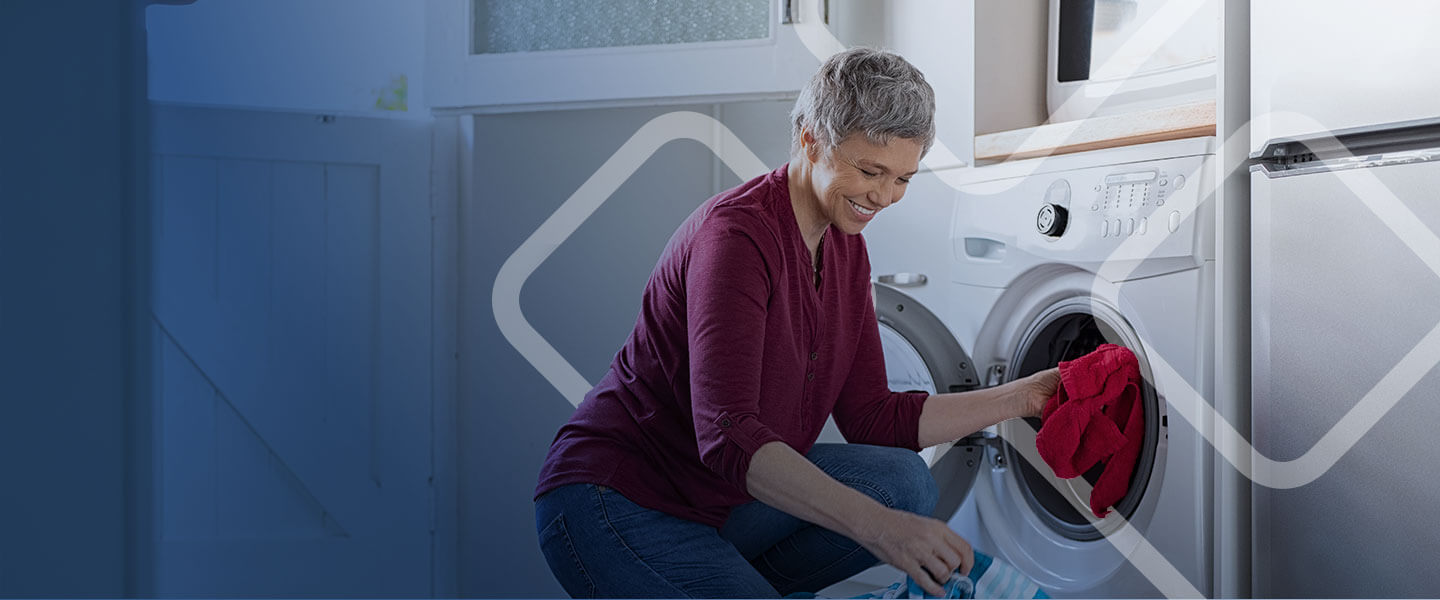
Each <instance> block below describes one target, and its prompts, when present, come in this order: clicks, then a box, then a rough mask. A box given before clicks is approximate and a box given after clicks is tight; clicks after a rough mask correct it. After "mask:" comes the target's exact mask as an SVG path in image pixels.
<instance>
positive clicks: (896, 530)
mask: <svg viewBox="0 0 1440 600" xmlns="http://www.w3.org/2000/svg"><path fill="white" fill-rule="evenodd" d="M865 527H866V529H865V530H864V531H863V533H862V534H861V535H860V536H858V537H860V538H863V539H860V540H858V541H859V542H860V545H861V546H864V547H865V549H866V550H869V551H870V553H871V554H874V555H875V557H876V558H879V559H880V560H881V561H883V562H885V563H887V564H889V565H891V566H893V567H895V568H897V569H900V570H901V571H904V572H905V573H906V574H907V575H909V576H910V577H911V578H912V579H914V580H915V582H916V583H918V584H920V587H922V588H925V591H926V592H929V593H930V594H931V595H935V596H943V595H945V582H947V581H949V580H950V573H951V572H952V571H954V570H956V569H959V570H960V574H961V575H968V574H970V567H971V566H973V565H974V564H975V551H974V550H972V549H971V548H970V543H969V542H966V541H965V539H964V538H962V537H960V536H959V534H956V533H955V532H954V531H953V530H951V529H950V527H949V526H947V525H946V524H945V523H943V522H941V521H939V520H938V519H932V518H930V517H924V516H920V515H917V514H914V513H908V512H905V511H902V510H895V509H891V508H883V507H882V509H881V512H879V513H878V514H876V515H875V518H873V519H870V520H868V522H867V524H866V526H865Z"/></svg>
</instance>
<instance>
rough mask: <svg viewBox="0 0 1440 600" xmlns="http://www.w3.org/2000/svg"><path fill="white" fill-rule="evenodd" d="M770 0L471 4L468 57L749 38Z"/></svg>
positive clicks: (765, 22)
mask: <svg viewBox="0 0 1440 600" xmlns="http://www.w3.org/2000/svg"><path fill="white" fill-rule="evenodd" d="M771 1H772V0H725V1H724V2H716V1H714V0H600V1H597V0H472V2H473V3H474V4H473V6H474V11H473V14H474V18H475V22H474V32H473V33H474V35H473V37H472V40H471V50H470V51H471V53H472V54H500V53H505V52H532V51H537V50H565V49H573V48H611V47H617V46H644V45H651V44H686V43H693V42H716V41H724V40H753V39H761V38H765V37H768V36H769V35H770V2H771Z"/></svg>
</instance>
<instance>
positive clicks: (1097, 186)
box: [1095, 184, 1105, 192]
mask: <svg viewBox="0 0 1440 600" xmlns="http://www.w3.org/2000/svg"><path fill="white" fill-rule="evenodd" d="M1103 189H1105V188H1103V187H1100V185H1099V184H1096V185H1095V191H1097V192H1098V191H1100V190H1103Z"/></svg>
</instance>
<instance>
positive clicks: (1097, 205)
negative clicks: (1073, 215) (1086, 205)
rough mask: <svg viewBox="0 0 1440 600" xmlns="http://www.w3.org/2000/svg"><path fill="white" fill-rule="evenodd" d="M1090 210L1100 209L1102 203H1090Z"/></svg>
mask: <svg viewBox="0 0 1440 600" xmlns="http://www.w3.org/2000/svg"><path fill="white" fill-rule="evenodd" d="M1090 210H1100V205H1099V204H1091V205H1090Z"/></svg>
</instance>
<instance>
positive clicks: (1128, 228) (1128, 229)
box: [1125, 219, 1135, 235]
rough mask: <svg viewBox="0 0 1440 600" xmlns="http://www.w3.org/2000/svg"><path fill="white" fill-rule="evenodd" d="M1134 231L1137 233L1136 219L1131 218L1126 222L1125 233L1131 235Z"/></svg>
mask: <svg viewBox="0 0 1440 600" xmlns="http://www.w3.org/2000/svg"><path fill="white" fill-rule="evenodd" d="M1132 233H1135V219H1130V220H1129V221H1126V222H1125V235H1130V234H1132Z"/></svg>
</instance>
